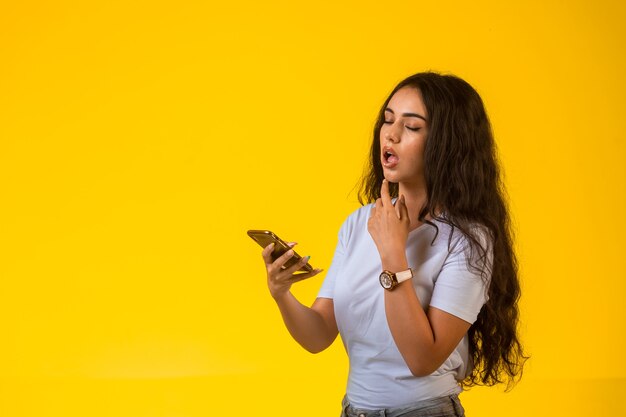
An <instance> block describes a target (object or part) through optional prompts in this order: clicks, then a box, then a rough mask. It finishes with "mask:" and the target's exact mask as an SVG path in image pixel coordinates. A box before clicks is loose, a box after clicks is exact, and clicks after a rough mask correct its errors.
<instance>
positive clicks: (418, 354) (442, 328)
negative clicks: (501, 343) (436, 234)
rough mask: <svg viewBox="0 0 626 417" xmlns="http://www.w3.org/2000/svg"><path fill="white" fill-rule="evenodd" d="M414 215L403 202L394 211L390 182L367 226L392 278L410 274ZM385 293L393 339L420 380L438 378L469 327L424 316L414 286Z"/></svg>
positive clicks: (440, 315) (435, 314)
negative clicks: (408, 251) (436, 374)
mask: <svg viewBox="0 0 626 417" xmlns="http://www.w3.org/2000/svg"><path fill="white" fill-rule="evenodd" d="M409 223H410V222H409V213H408V209H407V207H406V205H405V201H404V198H403V196H401V197H400V198H399V199H398V200H397V202H396V205H395V206H394V205H393V203H392V202H391V198H390V196H389V189H388V184H387V181H383V185H382V188H381V198H379V199H378V200H377V201H376V205H375V207H374V208H373V209H372V214H371V217H370V219H369V221H368V231H369V232H370V235H371V236H372V238H373V239H374V242H375V243H376V246H377V248H378V252H379V253H380V257H381V261H382V267H383V269H385V270H388V271H391V272H400V271H404V270H406V269H408V262H407V259H406V252H405V248H406V241H407V237H408V230H409ZM381 272H382V271H381ZM381 291H385V313H386V315H387V323H388V325H389V330H390V331H391V335H392V336H393V339H394V341H395V343H396V346H397V347H398V350H399V351H400V353H401V354H402V357H403V358H404V361H405V362H406V364H407V366H408V367H409V369H410V370H411V373H413V374H414V375H415V376H426V375H430V374H431V373H433V372H434V371H435V370H437V368H439V367H440V366H441V364H442V363H443V362H444V361H445V360H446V359H447V358H448V356H450V354H451V353H452V351H453V350H454V348H455V347H456V346H457V345H458V344H459V342H460V341H461V339H462V338H463V336H464V335H465V333H466V332H467V330H468V329H469V327H470V323H468V322H466V321H464V320H462V319H460V318H458V317H456V316H453V315H452V314H449V313H446V312H444V311H442V310H439V309H437V308H434V307H431V308H429V309H428V311H424V309H423V308H422V306H421V304H420V301H419V299H418V297H417V294H416V293H415V290H414V289H413V287H412V285H411V282H410V281H405V282H403V283H401V284H400V285H399V286H397V287H396V288H395V289H394V290H392V291H386V290H383V289H382V288H381Z"/></svg>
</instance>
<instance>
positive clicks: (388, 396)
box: [318, 204, 492, 409]
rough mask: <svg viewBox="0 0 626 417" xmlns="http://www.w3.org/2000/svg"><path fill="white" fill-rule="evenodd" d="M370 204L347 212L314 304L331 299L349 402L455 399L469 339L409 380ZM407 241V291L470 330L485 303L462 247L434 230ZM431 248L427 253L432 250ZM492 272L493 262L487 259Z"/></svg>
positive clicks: (369, 405) (423, 229) (444, 230)
mask: <svg viewBox="0 0 626 417" xmlns="http://www.w3.org/2000/svg"><path fill="white" fill-rule="evenodd" d="M372 206H373V204H369V205H367V206H363V207H361V208H359V209H357V210H356V211H355V212H353V213H352V214H351V215H350V216H349V217H348V218H347V219H346V221H345V222H344V223H343V225H342V226H341V229H340V231H339V242H338V244H337V248H336V250H335V255H334V258H333V261H332V263H331V266H330V268H329V269H328V273H327V275H326V278H325V280H324V283H323V284H322V288H321V289H320V291H319V294H318V297H320V298H331V299H333V303H334V308H335V318H336V320H337V326H338V328H339V333H340V335H341V339H342V341H343V344H344V346H345V348H346V351H347V353H348V357H349V358H350V373H349V377H348V386H347V396H348V400H349V401H350V403H351V404H352V405H353V406H354V407H357V408H365V409H377V408H393V407H401V406H403V405H407V404H410V403H413V402H416V401H420V400H425V399H428V398H434V397H440V396H444V395H451V394H456V393H459V392H461V388H460V386H459V384H458V381H460V380H462V379H464V378H465V376H466V374H467V373H469V371H471V365H470V364H469V363H468V362H469V358H468V340H467V335H466V336H465V337H464V338H463V339H462V340H461V342H460V343H459V345H458V346H457V347H456V348H455V350H454V351H453V352H452V354H451V355H450V356H449V357H448V359H446V361H445V362H444V363H443V364H442V365H441V366H440V367H439V369H437V370H436V371H435V372H433V373H432V374H431V375H429V376H426V377H416V376H414V375H413V374H411V371H410V370H409V368H408V366H407V365H406V363H405V362H404V359H403V358H402V355H401V354H400V352H399V351H398V348H397V347H396V345H395V342H394V340H393V337H392V335H391V332H390V330H389V327H388V325H387V318H386V315H385V303H384V291H385V290H384V289H383V288H382V286H381V285H380V282H379V275H380V273H381V272H382V264H381V261H380V255H379V253H378V250H377V248H376V245H375V244H374V241H373V240H372V237H371V235H370V234H369V232H368V231H367V221H368V219H369V217H370V212H371V208H372ZM435 224H437V226H438V227H439V233H438V235H437V238H436V239H435V241H434V242H433V239H434V238H435V234H436V230H435V228H434V227H433V226H431V225H429V224H423V225H421V226H420V227H418V228H417V229H415V230H413V231H411V232H410V233H409V237H408V240H407V247H406V256H407V260H408V262H409V267H411V268H412V269H413V272H414V276H413V279H412V283H413V287H414V288H415V291H416V293H417V296H418V298H419V300H420V302H421V304H422V307H423V308H424V309H427V308H428V306H433V307H436V308H438V309H441V310H443V311H446V312H448V313H450V314H453V315H455V316H457V317H460V318H461V319H463V320H465V321H467V322H469V323H473V322H474V321H475V320H476V317H477V316H478V312H479V311H480V309H481V307H482V306H483V304H484V303H485V301H486V292H485V283H484V282H483V280H482V279H481V278H480V276H479V275H477V274H476V273H473V272H470V271H469V270H468V267H467V264H466V253H465V252H466V251H465V250H464V249H465V246H466V244H467V242H466V240H465V239H464V238H463V237H462V235H461V233H460V232H458V231H455V233H454V236H453V240H452V245H451V246H450V252H449V251H448V238H449V236H450V233H451V230H452V229H451V227H450V226H448V225H447V224H445V223H441V222H435ZM431 242H433V243H432V245H431ZM488 259H489V265H491V263H490V262H491V259H492V258H491V254H489V257H488Z"/></svg>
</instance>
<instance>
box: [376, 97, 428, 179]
mask: <svg viewBox="0 0 626 417" xmlns="http://www.w3.org/2000/svg"><path fill="white" fill-rule="evenodd" d="M427 118H428V115H427V114H426V107H425V106H424V103H423V102H422V97H421V94H420V93H419V90H417V89H415V88H413V87H403V88H401V89H400V90H398V91H397V92H396V93H395V94H394V95H393V97H391V100H390V101H389V104H388V105H387V108H386V109H385V121H384V123H383V125H382V127H381V129H380V159H381V163H382V166H383V174H384V175H385V178H386V179H387V180H388V181H390V182H395V183H400V182H401V183H404V184H405V185H409V184H416V185H420V186H423V185H424V147H425V145H426V136H427V133H428V126H427V125H428V124H427V123H426V120H427Z"/></svg>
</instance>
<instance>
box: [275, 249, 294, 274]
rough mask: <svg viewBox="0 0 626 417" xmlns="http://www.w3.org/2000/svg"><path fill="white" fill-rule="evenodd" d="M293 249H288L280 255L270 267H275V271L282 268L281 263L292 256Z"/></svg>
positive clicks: (283, 263)
mask: <svg viewBox="0 0 626 417" xmlns="http://www.w3.org/2000/svg"><path fill="white" fill-rule="evenodd" d="M293 254H294V251H293V249H289V250H288V251H287V252H285V253H283V254H282V255H280V256H279V257H278V258H277V259H276V260H275V261H274V262H273V263H272V267H274V268H276V270H277V271H280V270H281V269H282V268H283V265H285V263H286V262H287V261H288V260H289V259H290V258H291V257H292V256H293Z"/></svg>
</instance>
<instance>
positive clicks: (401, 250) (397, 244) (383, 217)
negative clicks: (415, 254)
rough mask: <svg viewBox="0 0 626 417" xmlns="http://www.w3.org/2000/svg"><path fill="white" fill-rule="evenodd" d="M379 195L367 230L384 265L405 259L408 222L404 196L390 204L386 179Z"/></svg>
mask: <svg viewBox="0 0 626 417" xmlns="http://www.w3.org/2000/svg"><path fill="white" fill-rule="evenodd" d="M380 195H381V197H380V198H379V199H378V200H376V205H375V206H374V207H372V212H371V215H370V218H369V220H368V222H367V230H368V232H369V233H370V235H371V236H372V239H374V243H376V247H377V248H378V253H379V254H380V258H381V260H382V261H383V263H385V261H389V260H393V259H396V258H398V257H401V258H405V257H406V255H405V249H406V241H407V239H408V236H409V226H410V220H409V211H408V209H407V207H406V203H405V201H404V196H400V198H398V199H397V200H396V205H395V206H394V205H393V203H392V202H391V197H389V183H388V182H387V180H386V179H385V180H383V185H382V187H381V192H380ZM394 257H395V258H394ZM393 272H397V271H393Z"/></svg>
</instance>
